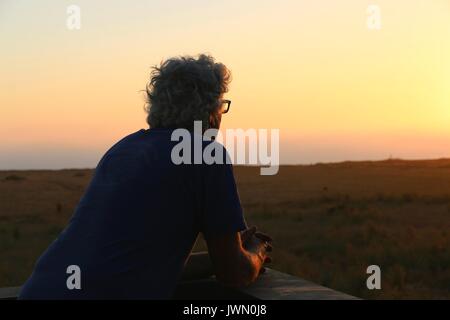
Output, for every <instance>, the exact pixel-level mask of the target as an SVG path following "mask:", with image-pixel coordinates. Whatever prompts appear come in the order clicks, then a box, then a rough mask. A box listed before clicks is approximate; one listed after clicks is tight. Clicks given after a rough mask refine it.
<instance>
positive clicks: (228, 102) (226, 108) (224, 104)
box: [220, 100, 231, 113]
mask: <svg viewBox="0 0 450 320" xmlns="http://www.w3.org/2000/svg"><path fill="white" fill-rule="evenodd" d="M230 105H231V100H222V104H221V105H220V110H222V113H227V112H228V111H229V110H230Z"/></svg>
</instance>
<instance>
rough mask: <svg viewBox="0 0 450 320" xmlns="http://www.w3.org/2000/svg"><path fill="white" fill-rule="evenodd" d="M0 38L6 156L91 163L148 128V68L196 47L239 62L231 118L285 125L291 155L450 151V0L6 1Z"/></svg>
mask: <svg viewBox="0 0 450 320" xmlns="http://www.w3.org/2000/svg"><path fill="white" fill-rule="evenodd" d="M72 4H74V5H78V6H79V7H80V8H81V29H80V30H69V29H68V28H67V27H66V19H67V17H68V14H67V13H66V9H67V7H68V6H69V5H72ZM370 4H376V5H378V6H379V7H380V9H381V23H382V26H381V30H370V29H369V28H368V27H367V24H366V21H367V17H368V14H367V11H366V10H367V7H368V6H369V5H370ZM0 40H1V42H0V57H1V59H0V137H1V139H0V169H38V168H51V169H57V168H68V167H70V168H74V167H94V166H95V165H96V164H97V162H98V160H99V159H100V156H101V155H102V154H103V153H104V152H105V151H106V150H107V149H108V148H109V147H110V146H111V145H112V144H113V143H114V142H116V141H117V140H118V139H120V138H122V137H123V136H124V135H126V134H129V133H132V132H135V131H137V130H139V129H141V128H146V127H147V125H146V123H145V112H144V110H143V107H144V95H143V93H142V92H141V91H140V90H142V89H144V88H145V84H146V82H147V81H148V76H149V72H150V67H151V66H152V65H154V64H158V63H159V62H160V61H161V60H162V59H165V58H169V57H171V56H177V55H185V54H189V55H195V54H198V53H210V54H211V55H213V56H214V57H215V58H216V59H217V60H218V61H220V62H223V63H224V64H226V65H227V66H228V67H229V68H230V69H231V70H232V73H233V81H232V83H231V86H230V92H229V93H228V94H227V98H228V99H231V100H232V106H231V110H230V113H229V114H226V115H225V116H224V118H223V127H224V129H225V128H244V129H246V128H267V129H270V128H278V129H280V153H281V162H282V163H315V162H332V161H333V162H334V161H342V160H363V159H364V160H365V159H373V160H377V159H386V158H388V157H395V158H406V159H417V158H440V157H450V1H448V0H395V1H392V0H374V1H364V0H340V1H330V0H308V1H299V0H296V1H284V0H277V1H264V0H258V1H253V0H252V1H248V0H246V1H242V0H241V1H239V0H227V1H217V0H202V1H200V0H190V1H181V0H179V1H156V0H152V1H150V0H146V1H144V0H134V1H125V0H121V1H119V0H115V1H111V0H101V1H92V0H86V1H82V0H72V1H50V0H40V1H32V0H28V1H22V0H0Z"/></svg>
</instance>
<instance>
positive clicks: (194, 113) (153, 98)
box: [146, 54, 231, 130]
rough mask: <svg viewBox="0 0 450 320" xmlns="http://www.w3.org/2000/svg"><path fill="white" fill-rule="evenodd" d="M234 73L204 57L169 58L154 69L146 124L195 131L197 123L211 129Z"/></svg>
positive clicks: (149, 86) (206, 56)
mask: <svg viewBox="0 0 450 320" xmlns="http://www.w3.org/2000/svg"><path fill="white" fill-rule="evenodd" d="M230 81H231V73H230V71H229V70H228V69H227V67H225V65H223V64H222V63H216V62H215V61H214V58H212V57H211V56H208V55H204V54H201V55H199V56H198V57H197V58H194V57H190V56H182V57H176V58H170V59H168V60H166V61H164V62H162V63H161V64H160V66H155V67H153V71H152V73H151V78H150V82H149V83H148V85H147V89H146V91H147V105H146V111H147V112H148V116H147V123H148V124H149V125H150V127H151V128H185V129H188V130H193V126H194V121H202V125H203V128H204V129H208V128H209V127H210V122H209V118H210V115H211V114H213V113H215V112H216V111H217V110H218V108H219V107H220V99H221V97H222V95H223V94H224V93H225V92H227V91H228V84H229V82H230Z"/></svg>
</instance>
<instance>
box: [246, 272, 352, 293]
mask: <svg viewBox="0 0 450 320" xmlns="http://www.w3.org/2000/svg"><path fill="white" fill-rule="evenodd" d="M241 290H242V291H243V292H245V293H246V294H248V295H250V296H252V297H254V298H256V299H261V300H355V299H358V298H356V297H353V296H351V295H348V294H345V293H342V292H339V291H335V290H333V289H330V288H326V287H322V286H320V285H318V284H315V283H313V282H310V281H306V280H303V279H300V278H298V277H294V276H292V275H289V274H286V273H282V272H279V271H276V270H273V269H270V268H266V272H265V273H264V274H263V275H262V276H261V277H260V278H259V279H258V281H256V282H255V283H253V284H251V285H250V286H249V287H247V288H244V289H241Z"/></svg>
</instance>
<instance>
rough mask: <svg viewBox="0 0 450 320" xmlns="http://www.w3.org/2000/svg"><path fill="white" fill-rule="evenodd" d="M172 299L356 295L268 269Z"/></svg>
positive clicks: (12, 295)
mask: <svg viewBox="0 0 450 320" xmlns="http://www.w3.org/2000/svg"><path fill="white" fill-rule="evenodd" d="M19 292H20V287H9V288H0V300H7V299H16V298H17V296H18V295H19ZM174 299H189V300H191V299H193V300H198V299H207V300H211V299H218V300H227V299H237V300H239V299H242V300H252V299H253V300H354V299H358V298H356V297H353V296H350V295H348V294H345V293H342V292H338V291H335V290H332V289H330V288H326V287H322V286H319V285H317V284H315V283H312V282H309V281H306V280H303V279H300V278H297V277H294V276H291V275H289V274H286V273H282V272H279V271H276V270H273V269H269V268H267V271H266V272H265V273H264V274H263V275H261V276H260V277H259V278H258V280H257V281H256V282H255V283H253V284H251V285H250V286H248V287H246V288H241V289H232V288H228V287H224V286H222V285H221V284H220V283H218V282H217V281H216V280H215V279H214V278H210V279H202V280H194V281H185V282H181V283H180V284H179V285H178V287H177V290H176V293H175V296H174Z"/></svg>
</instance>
